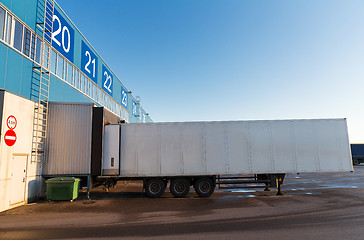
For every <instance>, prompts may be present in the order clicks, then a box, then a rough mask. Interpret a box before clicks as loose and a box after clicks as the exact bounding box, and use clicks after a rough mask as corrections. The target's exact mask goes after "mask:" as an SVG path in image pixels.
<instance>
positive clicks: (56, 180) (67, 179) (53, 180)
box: [46, 177, 80, 183]
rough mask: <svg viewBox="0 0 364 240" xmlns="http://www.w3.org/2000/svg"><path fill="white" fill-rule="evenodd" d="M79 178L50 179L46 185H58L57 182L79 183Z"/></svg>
mask: <svg viewBox="0 0 364 240" xmlns="http://www.w3.org/2000/svg"><path fill="white" fill-rule="evenodd" d="M79 181H80V179H79V178H75V177H56V178H50V179H48V180H47V181H46V183H48V182H49V183H56V182H79Z"/></svg>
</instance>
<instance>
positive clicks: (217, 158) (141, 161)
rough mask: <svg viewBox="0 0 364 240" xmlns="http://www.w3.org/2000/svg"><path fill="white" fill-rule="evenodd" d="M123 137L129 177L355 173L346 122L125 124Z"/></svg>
mask: <svg viewBox="0 0 364 240" xmlns="http://www.w3.org/2000/svg"><path fill="white" fill-rule="evenodd" d="M121 135H122V143H121V145H120V149H121V156H122V157H121V164H120V176H123V177H139V176H178V175H204V174H210V175H219V174H249V173H253V174H256V173H295V172H341V171H352V169H353V168H352V163H351V155H350V147H349V140H348V135H347V126H346V120H345V119H313V120H277V121H264V120H263V121H230V122H186V123H148V124H123V125H122V126H121ZM159 164H161V165H160V166H159Z"/></svg>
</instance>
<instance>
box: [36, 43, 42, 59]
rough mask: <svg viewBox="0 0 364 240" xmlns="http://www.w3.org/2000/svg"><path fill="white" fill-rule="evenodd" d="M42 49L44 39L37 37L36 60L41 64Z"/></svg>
mask: <svg viewBox="0 0 364 240" xmlns="http://www.w3.org/2000/svg"><path fill="white" fill-rule="evenodd" d="M41 51H42V41H41V40H40V38H39V37H37V43H36V47H35V61H36V62H37V63H39V64H40V54H41Z"/></svg>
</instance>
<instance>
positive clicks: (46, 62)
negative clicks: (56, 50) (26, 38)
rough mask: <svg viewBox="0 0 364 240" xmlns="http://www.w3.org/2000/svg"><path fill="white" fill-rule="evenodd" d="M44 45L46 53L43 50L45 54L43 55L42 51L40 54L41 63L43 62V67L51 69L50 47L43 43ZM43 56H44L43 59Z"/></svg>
mask: <svg viewBox="0 0 364 240" xmlns="http://www.w3.org/2000/svg"><path fill="white" fill-rule="evenodd" d="M42 44H43V48H44V51H43V50H42V51H43V53H42V51H41V53H40V54H41V61H42V63H41V64H42V65H43V67H45V68H47V69H49V65H50V63H49V58H50V56H49V54H50V50H49V46H48V45H47V44H44V43H42ZM42 54H43V57H42ZM56 59H57V58H56Z"/></svg>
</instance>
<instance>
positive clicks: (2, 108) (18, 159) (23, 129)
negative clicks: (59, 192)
mask: <svg viewBox="0 0 364 240" xmlns="http://www.w3.org/2000/svg"><path fill="white" fill-rule="evenodd" d="M10 115H13V116H15V118H16V119H17V126H16V127H15V129H14V131H15V133H16V135H17V140H16V143H15V144H14V145H13V146H11V147H9V146H7V145H6V144H5V141H4V135H5V133H6V132H7V131H8V129H9V128H8V126H7V124H6V121H7V118H8V116H10ZM0 117H1V118H0V121H1V123H0V130H1V132H0V193H1V194H0V212H1V211H4V210H7V209H9V208H12V207H15V206H19V205H21V204H24V203H27V202H28V201H31V200H32V199H35V198H36V197H38V196H39V194H40V186H41V176H40V173H41V164H40V163H37V162H31V151H32V131H33V117H34V102H32V101H30V100H27V99H24V98H22V97H18V96H16V95H13V94H11V93H8V92H5V91H2V90H1V91H0ZM23 177H24V178H23Z"/></svg>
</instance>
